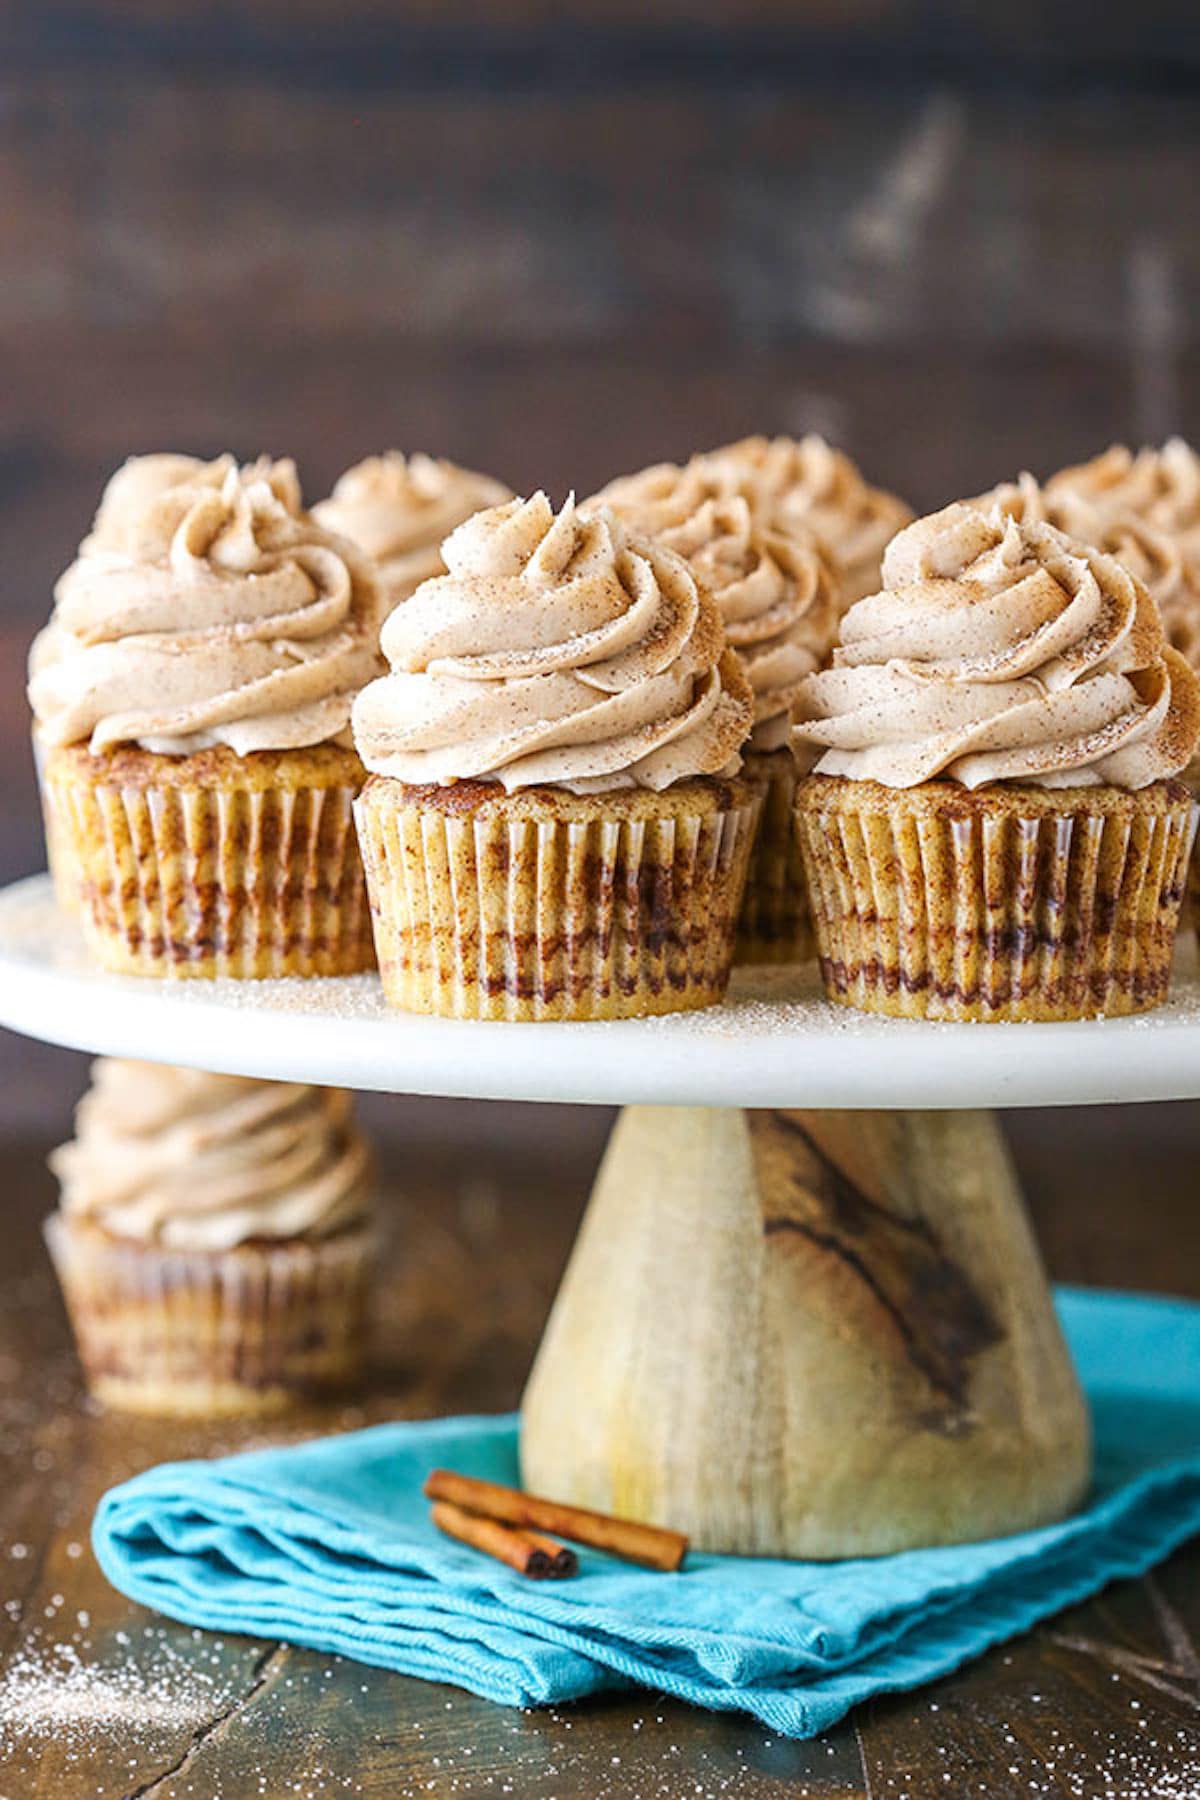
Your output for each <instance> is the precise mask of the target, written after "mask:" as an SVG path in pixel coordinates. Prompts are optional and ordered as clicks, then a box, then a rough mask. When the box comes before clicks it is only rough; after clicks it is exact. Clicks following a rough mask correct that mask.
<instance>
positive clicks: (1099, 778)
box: [796, 504, 1200, 1020]
mask: <svg viewBox="0 0 1200 1800" xmlns="http://www.w3.org/2000/svg"><path fill="white" fill-rule="evenodd" d="M883 573H884V590H883V592H881V593H879V594H877V595H874V596H871V597H869V598H867V599H864V600H862V601H860V602H859V603H858V604H857V605H856V606H854V607H853V608H852V609H851V611H850V612H849V613H848V614H847V615H846V617H845V619H844V620H843V621H842V629H841V642H840V645H839V647H838V648H837V650H836V651H835V652H834V660H833V667H832V668H830V669H828V670H825V671H824V672H822V673H820V674H817V675H814V676H810V677H809V678H808V679H807V680H806V681H805V683H804V684H803V686H802V689H801V693H800V698H799V703H798V707H797V717H798V721H799V723H798V725H797V736H798V738H799V739H800V741H801V743H802V744H803V745H805V746H816V747H819V749H820V751H821V755H820V759H819V761H818V762H817V764H816V769H815V771H814V773H813V774H811V775H809V776H808V777H807V778H806V779H805V780H804V781H802V782H801V783H800V786H799V788H798V790H797V796H796V823H797V830H798V832H799V836H800V844H801V849H802V851H803V855H804V862H805V868H806V871H807V875H808V881H809V890H810V898H811V904H812V910H813V922H814V927H815V930H816V935H817V945H818V954H819V958H820V964H821V971H822V975H823V978H824V982H825V986H826V990H827V992H828V993H829V994H830V996H831V997H832V998H834V999H837V1000H841V1001H843V1002H845V1003H847V1004H849V1005H853V1006H858V1007H861V1008H863V1009H865V1010H867V1011H870V1012H882V1013H892V1014H898V1015H904V1016H908V1017H915V1018H930V1019H979V1020H1005V1019H1012V1020H1018V1019H1030V1020H1039V1019H1045V1020H1053V1019H1082V1018H1090V1017H1100V1016H1106V1015H1112V1014H1121V1013H1130V1012H1140V1011H1144V1010H1146V1009H1148V1008H1150V1007H1153V1006H1157V1005H1158V1004H1159V1003H1160V1002H1161V1001H1162V1000H1164V999H1165V998H1166V994H1167V988H1168V984H1169V980H1170V972H1171V958H1172V951H1173V944H1174V937H1175V929H1176V925H1177V922H1178V916H1179V909H1180V904H1181V901H1182V898H1183V893H1184V884H1185V880H1186V873H1187V864H1188V856H1189V852H1190V848H1191V841H1192V835H1193V831H1194V825H1195V807H1194V805H1193V802H1192V800H1191V796H1190V794H1189V793H1188V790H1187V789H1186V787H1184V786H1183V784H1182V783H1181V782H1180V781H1179V780H1178V777H1179V775H1180V773H1181V772H1182V771H1183V770H1184V769H1185V768H1186V767H1187V765H1188V763H1189V761H1190V760H1191V758H1192V756H1193V755H1194V753H1195V751H1196V746H1197V743H1198V742H1200V683H1198V682H1197V678H1196V676H1195V675H1194V674H1193V672H1192V670H1191V668H1190V667H1189V665H1188V664H1187V663H1186V662H1185V660H1184V659H1183V657H1182V656H1180V655H1179V654H1178V652H1177V651H1175V650H1173V649H1171V648H1170V647H1169V646H1168V645H1167V643H1166V641H1165V638H1164V636H1163V629H1162V623H1161V620H1160V618H1159V615H1158V612H1157V609H1156V607H1155V605H1154V602H1153V601H1152V600H1151V598H1150V595H1149V594H1148V593H1147V591H1146V589H1145V587H1144V586H1143V585H1142V583H1141V582H1140V581H1138V579H1137V578H1136V576H1134V575H1132V574H1131V573H1130V572H1129V571H1128V570H1127V569H1126V568H1125V567H1123V565H1122V564H1121V563H1119V562H1117V561H1116V560H1115V559H1114V558H1113V557H1111V556H1107V555H1105V554H1103V553H1102V552H1099V551H1096V550H1093V549H1091V548H1089V547H1087V546H1085V545H1083V544H1080V543H1078V542H1077V541H1075V540H1073V539H1071V538H1068V537H1066V536H1065V535H1064V534H1063V533H1061V532H1058V531H1056V530H1054V529H1053V527H1051V526H1049V525H1046V524H1043V523H1040V522H1037V521H1026V520H1024V519H1019V518H1015V517H1013V516H1011V514H1010V513H1006V512H1005V511H1004V509H1003V507H1002V506H1000V505H996V506H993V507H992V508H991V510H990V511H984V510H980V509H979V508H978V506H976V505H974V504H958V505H954V506H950V507H947V508H946V509H945V510H944V511H942V512H940V513H935V514H934V515H933V516H932V517H930V518H927V519H922V520H919V521H917V523H915V524H913V525H911V526H909V527H908V528H907V529H906V530H905V531H903V532H901V533H900V535H899V536H898V537H897V538H895V539H894V540H893V542H892V543H891V545H890V546H889V548H888V550H887V553H886V555H885V558H884V570H883Z"/></svg>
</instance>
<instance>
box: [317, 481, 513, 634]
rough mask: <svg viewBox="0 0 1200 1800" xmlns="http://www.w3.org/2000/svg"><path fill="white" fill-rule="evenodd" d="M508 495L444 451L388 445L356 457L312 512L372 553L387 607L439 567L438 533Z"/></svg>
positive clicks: (446, 534) (444, 534)
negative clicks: (412, 451)
mask: <svg viewBox="0 0 1200 1800" xmlns="http://www.w3.org/2000/svg"><path fill="white" fill-rule="evenodd" d="M511 498H512V493H511V490H510V489H508V488H506V487H505V486H504V483H503V482H501V481H493V480H492V478H491V476H490V475H479V474H477V473H476V472H475V470H474V469H462V468H459V466H458V464H457V463H452V462H447V461H446V460H445V459H444V458H442V457H432V456H421V455H419V454H418V455H416V456H402V455H401V454H400V452H399V451H398V450H388V451H386V452H385V453H384V454H383V455H382V456H368V457H367V458H366V459H365V460H364V461H363V462H360V463H355V465H354V467H353V468H351V469H347V470H346V473H345V474H344V475H343V476H342V477H341V478H340V479H339V481H338V483H337V486H336V487H335V488H334V490H333V492H332V494H331V495H330V496H329V498H328V500H322V501H321V502H320V503H319V504H318V505H317V506H314V508H313V517H314V518H315V519H317V520H318V521H319V522H320V523H321V524H322V525H324V526H326V527H327V529H328V530H330V531H336V532H338V533H339V534H340V535H341V536H342V537H348V538H352V539H353V541H354V542H355V543H356V544H358V545H359V547H360V548H361V549H363V550H365V551H366V553H367V555H368V556H370V557H372V558H373V559H374V562H375V565H376V568H377V569H378V572H379V582H380V586H381V587H382V589H383V596H384V600H385V601H386V603H387V606H388V609H389V611H390V610H391V608H392V607H393V606H398V605H399V604H400V602H401V601H402V600H407V599H408V596H409V595H410V594H411V593H412V592H413V591H414V589H416V588H418V587H419V586H420V585H421V583H422V582H423V581H428V580H429V579H430V578H431V577H432V576H434V575H440V574H442V573H443V564H442V554H441V546H442V539H443V538H447V537H449V535H450V533H451V532H452V531H453V530H454V529H455V527H456V526H458V525H461V524H462V523H463V521H464V520H465V519H469V518H470V517H471V514H472V513H476V512H479V511H480V509H481V508H482V507H485V506H498V505H499V504H500V503H501V502H502V501H504V500H510V499H511Z"/></svg>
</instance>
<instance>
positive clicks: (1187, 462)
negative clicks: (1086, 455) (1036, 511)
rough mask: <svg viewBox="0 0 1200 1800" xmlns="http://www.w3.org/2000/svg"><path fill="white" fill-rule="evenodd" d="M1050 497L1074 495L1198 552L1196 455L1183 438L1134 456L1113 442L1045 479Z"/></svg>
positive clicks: (1199, 459) (1199, 467)
mask: <svg viewBox="0 0 1200 1800" xmlns="http://www.w3.org/2000/svg"><path fill="white" fill-rule="evenodd" d="M1046 492H1047V495H1048V496H1049V497H1050V499H1051V500H1052V501H1055V500H1057V499H1059V498H1060V497H1061V496H1068V497H1072V496H1073V497H1077V498H1079V499H1082V500H1084V501H1086V502H1088V503H1089V504H1090V505H1092V506H1094V507H1096V508H1098V509H1099V510H1100V511H1101V512H1102V513H1104V514H1106V515H1108V516H1112V515H1114V514H1125V515H1132V517H1134V518H1136V519H1140V520H1142V521H1143V523H1145V524H1147V525H1151V526H1154V527H1156V528H1157V529H1158V530H1160V531H1163V532H1165V533H1167V534H1168V535H1169V536H1171V537H1175V538H1183V539H1185V540H1186V541H1188V542H1190V543H1191V544H1192V546H1193V547H1194V548H1195V549H1197V550H1200V456H1198V455H1197V453H1196V452H1195V451H1194V450H1193V449H1192V448H1191V446H1190V445H1189V444H1186V443H1185V442H1184V440H1183V439H1182V438H1178V437H1174V438H1169V439H1168V440H1167V442H1166V443H1165V444H1164V445H1163V446H1162V448H1161V449H1159V450H1153V449H1143V450H1139V451H1137V452H1136V454H1135V453H1134V452H1133V451H1132V450H1129V449H1127V448H1126V447H1125V445H1124V444H1113V445H1111V446H1110V447H1109V448H1108V449H1107V450H1105V451H1104V452H1103V453H1102V454H1101V455H1100V456H1095V457H1093V458H1092V460H1091V461H1090V462H1086V463H1079V464H1077V465H1076V466H1075V467H1073V468H1069V469H1060V470H1059V472H1058V474H1057V475H1052V476H1051V477H1050V480H1049V481H1048V482H1047V483H1046Z"/></svg>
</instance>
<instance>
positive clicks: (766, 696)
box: [609, 469, 837, 963]
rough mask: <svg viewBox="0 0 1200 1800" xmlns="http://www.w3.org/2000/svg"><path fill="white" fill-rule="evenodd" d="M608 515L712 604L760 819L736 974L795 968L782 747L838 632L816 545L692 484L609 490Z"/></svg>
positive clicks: (735, 498) (799, 916)
mask: <svg viewBox="0 0 1200 1800" xmlns="http://www.w3.org/2000/svg"><path fill="white" fill-rule="evenodd" d="M609 492H610V493H614V494H615V499H614V501H613V510H614V511H615V512H617V513H619V514H620V516H621V517H622V518H623V519H625V520H626V521H627V522H628V523H629V524H630V525H631V526H632V527H634V528H635V529H637V530H641V531H644V532H647V533H648V534H650V535H652V536H653V537H654V539H655V540H656V542H658V543H660V544H665V545H666V546H667V547H668V548H669V549H672V550H675V551H677V552H678V554H679V555H680V556H682V557H683V558H684V559H685V560H686V562H687V563H688V564H689V566H690V568H691V569H692V572H693V574H694V575H695V576H696V578H697V580H698V581H699V582H700V583H701V584H702V585H703V586H704V587H706V588H707V589H708V591H709V592H710V593H711V594H712V596H713V598H714V599H715V600H716V602H717V606H718V607H719V609H720V613H721V618H722V621H723V622H724V626H725V635H726V638H727V639H728V641H729V643H730V644H731V646H732V647H733V649H734V651H735V652H736V654H737V656H738V658H739V660H740V661H741V664H742V668H743V669H744V671H745V674H746V678H747V680H748V681H749V683H750V688H751V692H752V693H753V695H754V725H753V729H752V731H751V734H750V737H749V739H748V741H747V743H746V745H745V746H744V750H743V773H744V774H745V776H746V778H747V779H748V780H750V781H752V782H754V783H755V785H756V786H757V787H759V788H760V790H761V792H762V795H763V810H762V814H761V817H760V821H759V828H758V832H757V835H756V837H755V843H754V850H753V852H752V854H751V858H750V869H749V873H748V875H747V878H746V893H745V897H744V899H743V901H742V910H741V915H740V918H739V922H738V941H737V952H736V957H737V960H738V961H739V962H760V963H761V962H771V963H778V962H797V961H801V960H803V959H805V958H807V957H809V956H811V955H812V953H813V937H812V927H811V925H810V924H809V918H808V901H807V898H806V895H805V887H804V865H803V863H802V861H801V857H800V851H799V846H798V845H797V843H796V834H795V829H794V826H793V823H792V807H793V801H794V799H795V793H796V774H797V765H796V759H795V756H794V754H793V752H792V748H791V745H790V742H789V739H790V735H791V709H792V704H793V702H794V700H795V697H796V693H797V691H798V688H799V684H800V682H801V681H802V680H803V679H804V677H805V676H806V675H810V674H812V673H813V671H814V670H816V669H818V668H820V667H821V665H822V663H823V662H824V661H825V660H826V658H827V656H828V655H829V652H830V650H831V649H832V646H833V641H834V637H835V635H836V631H837V601H836V590H835V584H834V579H833V576H832V573H831V571H830V569H829V567H828V564H827V563H826V561H825V558H824V557H823V555H822V553H821V551H820V549H819V547H818V546H817V543H816V540H815V539H814V538H812V537H807V536H805V535H804V534H803V533H801V532H799V531H796V530H794V531H792V532H791V533H789V534H784V533H782V532H779V531H776V530H774V529H773V528H772V527H771V525H770V524H769V523H768V522H766V521H763V520H760V519H759V518H758V517H756V515H755V513H754V510H753V508H752V507H751V504H750V502H749V500H748V499H747V498H746V496H745V495H744V494H737V493H726V494H716V495H713V494H711V493H709V492H707V491H706V489H705V486H704V484H703V483H702V482H700V483H698V482H697V481H696V480H695V478H694V472H693V473H692V474H689V472H688V471H687V470H681V471H679V474H678V479H676V480H674V481H667V480H665V479H664V471H663V469H658V470H652V471H649V472H648V477H647V478H645V479H642V480H639V478H638V477H636V476H635V477H631V478H629V479H628V480H626V481H623V482H620V483H617V484H614V487H613V488H612V489H610V490H609Z"/></svg>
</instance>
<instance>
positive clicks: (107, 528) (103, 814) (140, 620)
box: [29, 459, 383, 977]
mask: <svg viewBox="0 0 1200 1800" xmlns="http://www.w3.org/2000/svg"><path fill="white" fill-rule="evenodd" d="M146 460H150V459H146ZM155 460H158V459H155ZM135 474H136V476H137V479H136V481H135V480H134V479H133V477H134V475H135ZM153 474H154V471H152V470H147V469H144V468H143V469H136V470H135V469H134V467H133V465H126V469H125V471H122V476H123V477H124V479H125V483H126V485H127V487H128V488H129V489H130V490H131V491H130V492H129V493H123V494H122V495H121V501H120V504H118V503H117V501H116V500H115V499H114V498H113V497H111V496H106V502H105V505H103V506H102V508H101V512H100V516H99V518H98V520H97V525H96V527H95V528H94V530H93V533H92V535H91V537H90V538H88V539H87V540H85V542H84V544H83V545H82V546H81V549H80V553H79V556H78V558H77V560H76V561H75V562H74V563H73V564H72V566H71V567H70V568H69V569H68V570H67V572H66V574H65V575H64V576H63V577H62V579H61V580H60V581H59V583H58V586H57V588H56V590H55V608H54V615H53V617H52V619H51V621H50V624H49V625H48V626H47V627H46V629H45V631H44V632H42V634H41V635H40V637H39V638H38V640H37V642H36V643H35V645H34V647H33V652H32V655H31V658H30V684H29V697H30V702H31V704H32V707H33V712H34V716H35V719H36V729H37V734H38V739H39V743H40V747H41V754H42V762H43V779H44V782H45V787H46V790H47V794H48V795H49V797H50V807H51V809H52V812H53V816H54V820H55V827H54V835H55V838H56V840H57V844H58V846H59V847H60V860H61V858H62V856H63V855H66V856H67V857H69V859H70V862H71V865H72V869H73V871H74V872H75V877H76V879H77V881H78V886H79V891H80V895H81V912H82V923H83V927H84V932H85V935H86V938H87V941H88V944H89V946H90V948H91V950H92V951H93V953H94V955H95V956H96V957H97V959H98V960H99V961H100V962H101V963H103V964H104V966H105V967H107V968H111V969H117V970H121V971H124V972H128V973H132V974H146V975H168V976H208V977H211V976H214V975H233V976H241V977H252V976H264V975H289V974H293V975H338V974H348V973H351V972H353V971H355V970H358V969H363V968H369V967H370V966H371V964H372V960H373V959H372V953H371V945H370V929H369V920H368V917H367V909H366V900H365V890H364V885H363V876H362V868H361V863H360V860H359V857H358V853H357V848H356V844H355V838H354V829H353V821H352V816H351V807H352V803H353V800H354V796H355V794H356V793H357V791H358V788H359V787H360V785H361V783H362V779H363V770H362V765H361V764H360V763H359V761H358V758H357V757H356V756H355V754H354V750H353V747H352V744H351V742H350V735H349V718H350V707H351V703H352V701H353V698H354V695H355V694H356V693H357V692H358V690H359V688H361V687H362V686H363V685H364V683H365V682H367V681H369V680H370V679H371V678H372V677H373V676H374V675H375V674H377V673H378V671H379V670H380V668H381V667H382V666H383V665H382V660H381V658H380V656H379V652H378V630H379V623H380V618H381V613H382V602H381V598H380V593H379V588H378V584H377V582H376V580H375V577H374V574H373V571H372V568H371V565H370V563H369V561H368V560H367V559H366V558H365V557H364V556H363V555H362V554H361V553H360V552H359V551H358V550H357V549H356V548H355V547H354V546H353V545H351V544H350V543H349V542H347V541H346V540H345V539H341V538H336V537H334V536H332V535H331V534H330V533H328V532H326V531H325V530H323V529H322V528H321V527H320V526H318V525H317V524H315V523H314V522H313V520H312V519H311V518H309V517H308V515H307V514H305V513H304V512H303V511H301V510H299V496H298V490H297V491H294V471H292V470H291V468H290V465H256V466H255V467H253V468H251V469H248V470H244V471H239V470H238V469H237V468H236V467H235V466H233V465H232V464H229V465H228V466H225V465H202V466H201V468H200V469H199V470H197V471H193V472H192V474H185V479H184V480H183V481H182V482H180V483H176V484H174V485H170V484H168V485H165V486H159V485H158V484H157V482H156V481H154V480H153V479H151V480H150V482H149V491H147V477H152V476H153Z"/></svg>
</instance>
